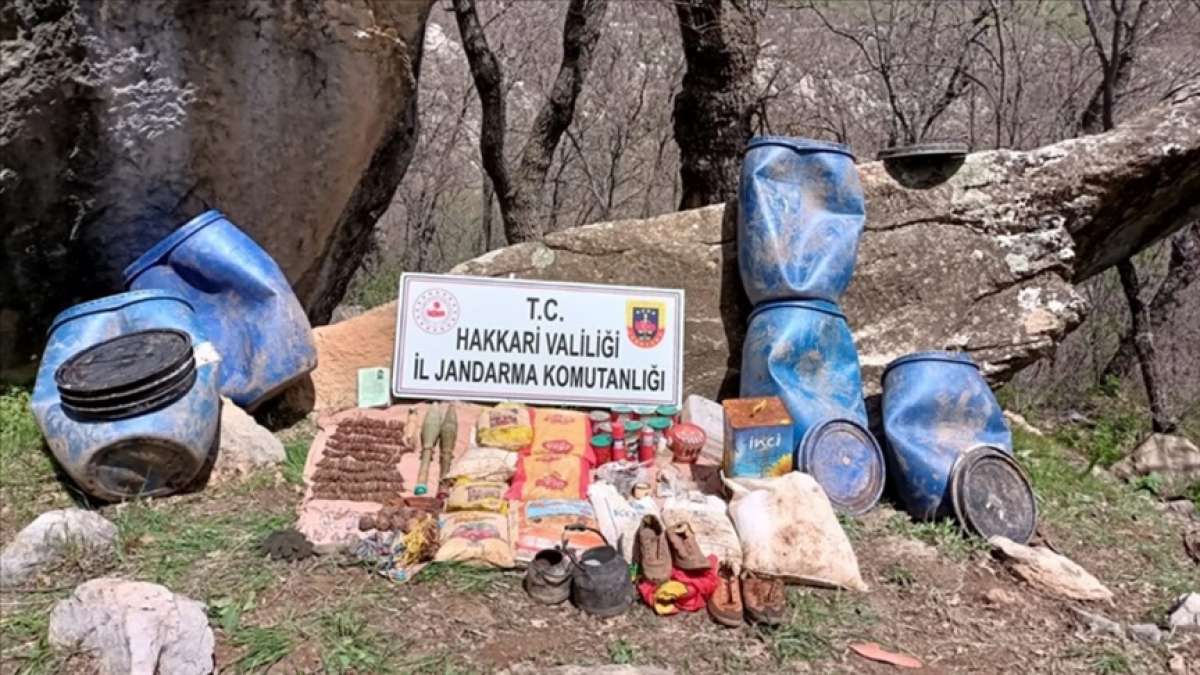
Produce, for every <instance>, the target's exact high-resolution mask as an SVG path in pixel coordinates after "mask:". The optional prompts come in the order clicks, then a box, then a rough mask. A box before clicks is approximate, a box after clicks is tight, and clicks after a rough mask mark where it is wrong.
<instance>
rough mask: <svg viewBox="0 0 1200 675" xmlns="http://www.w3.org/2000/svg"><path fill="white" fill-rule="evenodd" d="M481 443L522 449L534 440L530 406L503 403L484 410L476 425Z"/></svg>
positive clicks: (495, 446) (477, 436) (506, 448)
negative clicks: (522, 406)
mask: <svg viewBox="0 0 1200 675" xmlns="http://www.w3.org/2000/svg"><path fill="white" fill-rule="evenodd" d="M475 428H476V430H477V433H476V438H477V439H478V441H479V445H482V446H487V447H493V448H503V449H505V450H520V449H522V448H525V447H528V446H529V444H530V442H532V441H533V417H532V413H531V412H530V410H529V408H521V407H517V406H514V405H512V404H505V403H502V404H500V405H498V406H496V407H495V408H491V409H489V410H485V411H483V413H482V414H481V415H480V416H479V421H478V422H476V426H475Z"/></svg>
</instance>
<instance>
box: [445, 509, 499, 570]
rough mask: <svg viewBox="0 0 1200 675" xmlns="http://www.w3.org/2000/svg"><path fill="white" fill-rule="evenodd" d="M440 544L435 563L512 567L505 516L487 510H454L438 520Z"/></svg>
mask: <svg viewBox="0 0 1200 675" xmlns="http://www.w3.org/2000/svg"><path fill="white" fill-rule="evenodd" d="M438 525H439V529H440V532H441V535H440V539H441V545H440V546H439V547H438V552H437V555H436V556H435V557H434V560H435V561H436V562H463V563H470V564H475V565H490V566H492V567H501V568H508V567H512V566H513V551H512V545H511V543H510V540H509V527H508V517H507V516H505V515H503V514H499V513H492V512H489V511H455V512H452V513H446V514H443V515H442V517H441V519H440V521H439V523H438Z"/></svg>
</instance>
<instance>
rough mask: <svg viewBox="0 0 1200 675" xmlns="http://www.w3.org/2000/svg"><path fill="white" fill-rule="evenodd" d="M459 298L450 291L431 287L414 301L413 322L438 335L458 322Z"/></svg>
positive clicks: (422, 328)
mask: <svg viewBox="0 0 1200 675" xmlns="http://www.w3.org/2000/svg"><path fill="white" fill-rule="evenodd" d="M458 315H459V308H458V298H455V297H454V294H453V293H451V292H450V291H447V290H445V289H441V288H431V289H429V290H427V291H425V292H424V293H422V294H421V295H419V296H417V299H416V300H415V301H414V302H413V323H416V324H417V327H418V328H420V329H421V330H423V331H425V332H426V333H433V334H434V335H438V334H441V333H445V332H446V331H449V330H450V329H452V328H454V326H455V325H457V324H458Z"/></svg>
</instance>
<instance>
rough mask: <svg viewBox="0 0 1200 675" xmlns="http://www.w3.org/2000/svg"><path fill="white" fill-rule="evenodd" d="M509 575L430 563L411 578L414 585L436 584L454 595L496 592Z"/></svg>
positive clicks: (463, 566)
mask: <svg viewBox="0 0 1200 675" xmlns="http://www.w3.org/2000/svg"><path fill="white" fill-rule="evenodd" d="M508 576H509V575H507V574H505V572H504V571H502V570H497V569H492V568H489V567H476V566H473V565H465V564H463V563H457V562H447V563H431V564H430V565H429V566H427V567H426V568H425V569H423V570H421V572H420V574H418V575H417V576H416V577H414V578H413V581H414V582H416V583H422V584H426V583H438V584H442V585H445V586H448V587H449V588H450V589H452V590H453V591H454V592H456V593H481V592H483V591H490V590H496V589H498V588H499V587H500V586H501V585H503V584H504V582H505V579H506V578H507V577H508Z"/></svg>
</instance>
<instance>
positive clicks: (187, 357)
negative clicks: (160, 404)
mask: <svg viewBox="0 0 1200 675" xmlns="http://www.w3.org/2000/svg"><path fill="white" fill-rule="evenodd" d="M189 361H192V340H191V337H190V336H189V335H188V334H187V333H185V332H183V331H180V330H173V329H166V328H165V329H151V330H143V331H137V332H135V333H128V334H126V335H121V336H118V337H115V338H112V339H110V340H105V341H103V342H100V343H98V344H95V345H92V346H91V347H88V348H87V349H84V350H83V351H81V352H79V353H77V354H75V355H74V356H72V357H71V358H69V359H67V360H66V361H65V362H63V364H62V365H61V366H59V367H58V370H57V371H55V373H54V382H55V384H57V385H58V389H59V391H60V392H62V393H65V394H67V395H68V396H75V397H79V398H93V397H98V396H99V397H103V396H107V395H112V394H122V393H128V392H130V391H131V390H136V389H138V388H139V387H142V386H144V385H148V384H150V383H152V382H155V381H158V380H161V379H162V378H163V377H165V376H167V375H169V374H171V373H174V372H178V371H179V370H180V368H182V367H183V366H184V365H185V364H186V363H187V362H189Z"/></svg>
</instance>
